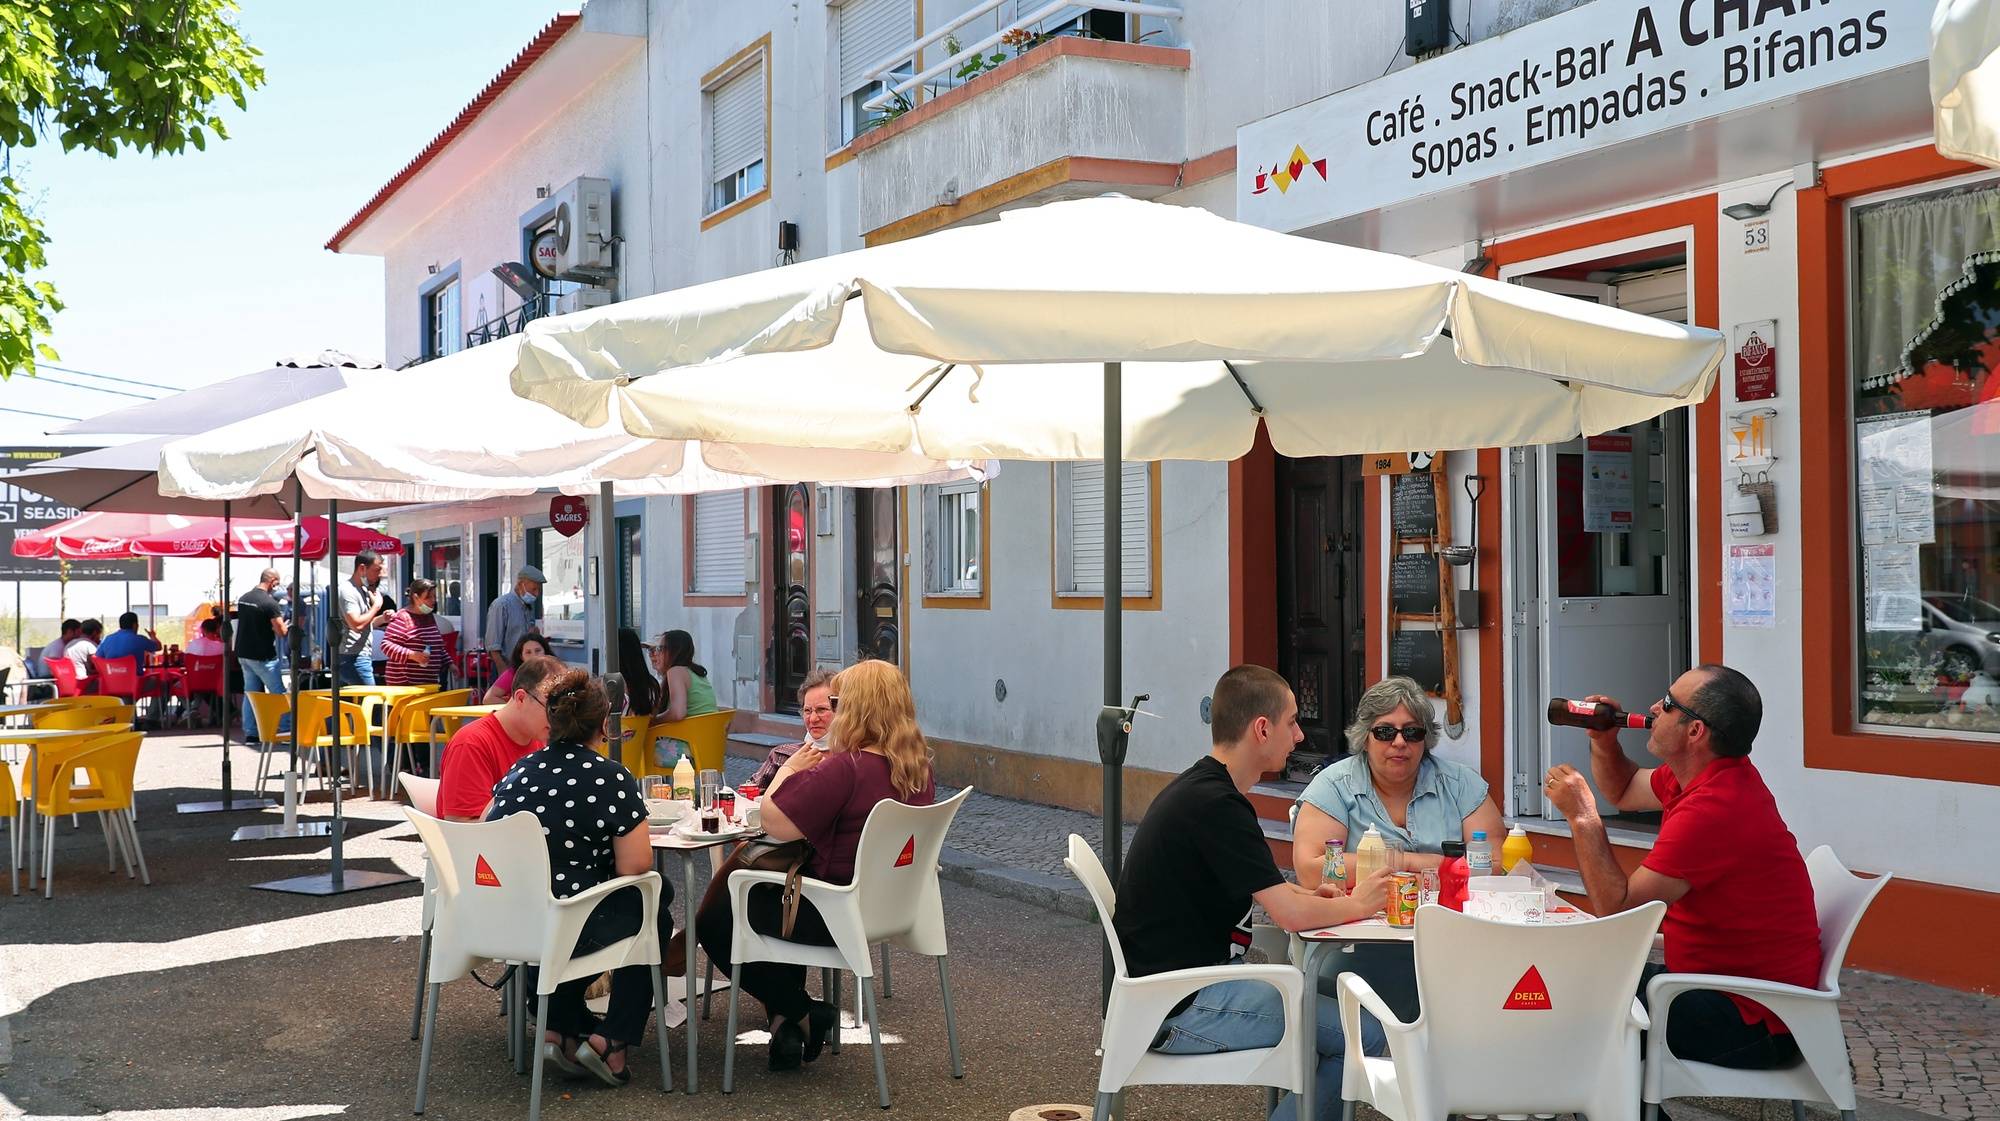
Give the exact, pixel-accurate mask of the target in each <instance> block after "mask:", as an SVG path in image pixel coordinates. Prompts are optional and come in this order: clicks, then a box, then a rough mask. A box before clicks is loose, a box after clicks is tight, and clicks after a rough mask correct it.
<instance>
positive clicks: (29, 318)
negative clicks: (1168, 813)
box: [0, 0, 264, 377]
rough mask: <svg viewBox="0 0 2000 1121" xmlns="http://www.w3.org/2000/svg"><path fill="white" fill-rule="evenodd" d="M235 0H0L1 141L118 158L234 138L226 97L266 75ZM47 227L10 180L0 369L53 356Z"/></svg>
mask: <svg viewBox="0 0 2000 1121" xmlns="http://www.w3.org/2000/svg"><path fill="white" fill-rule="evenodd" d="M235 13H236V3H235V0H0V149H6V150H7V151H8V152H9V153H11V152H12V150H13V149H15V148H32V147H34V146H35V144H36V142H37V141H38V140H41V139H48V138H51V137H52V138H54V139H55V140H56V141H57V142H59V143H60V144H61V145H62V147H63V150H64V151H77V150H79V149H80V150H83V151H90V152H98V153H101V154H103V155H106V156H116V155H118V154H119V153H120V152H122V151H134V152H144V153H147V154H150V155H159V154H168V155H172V154H175V153H179V152H183V151H186V150H187V148H188V147H189V146H193V147H194V148H196V149H197V150H199V149H202V148H206V147H207V146H208V140H209V137H210V136H211V135H213V136H214V137H215V138H216V139H218V140H223V139H227V138H228V136H229V131H228V129H227V128H226V127H225V126H224V125H223V123H222V118H221V117H220V116H219V115H218V113H219V110H220V109H221V107H222V103H223V102H224V101H228V102H231V103H233V104H234V105H235V106H236V107H237V108H239V109H241V108H243V106H244V99H245V96H246V95H247V94H248V92H249V91H250V90H253V89H256V88H257V87H258V86H261V85H263V83H264V68H263V67H262V66H261V65H259V63H258V61H257V59H258V57H259V54H258V51H257V49H256V48H255V47H252V46H251V45H250V44H249V43H247V42H245V41H244V39H243V36H242V34H241V33H240V32H239V31H238V30H237V28H236V24H235V21H234V16H235ZM45 240H46V239H45V238H44V235H43V230H42V226H41V223H40V222H38V221H36V220H35V216H34V214H33V213H31V212H30V210H29V209H28V207H27V206H26V204H24V203H23V201H22V185H21V183H20V182H19V181H18V180H17V179H15V178H14V177H12V176H3V177H0V266H4V271H0V377H11V376H13V375H14V374H16V373H27V374H32V373H34V372H35V360H36V358H37V357H40V358H41V359H43V360H53V359H54V358H55V357H56V355H55V352H54V351H53V350H51V349H49V347H48V345H47V344H46V343H42V342H37V341H36V339H37V336H46V335H47V334H48V332H49V315H50V314H51V313H53V312H57V311H61V310H62V303H61V302H60V301H59V300H58V299H57V298H56V292H55V289H54V288H53V287H51V286H50V285H49V284H48V283H47V282H45V281H34V280H30V279H29V272H30V270H33V269H39V268H42V267H44V265H45V264H46V262H47V257H46V254H45V251H44V248H43V246H44V243H45Z"/></svg>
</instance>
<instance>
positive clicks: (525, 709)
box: [438, 658, 564, 821]
mask: <svg viewBox="0 0 2000 1121" xmlns="http://www.w3.org/2000/svg"><path fill="white" fill-rule="evenodd" d="M563 668H564V667H563V664H562V663H561V662H558V661H556V660H555V659H554V658H524V659H522V661H521V664H520V666H519V667H517V668H516V669H515V670H514V691H513V692H512V693H511V694H509V695H508V697H507V703H506V704H505V705H504V706H502V707H501V709H500V711H498V712H489V713H487V714H486V715H485V716H482V717H480V718H479V719H477V720H475V721H473V722H472V723H470V724H467V725H465V726H464V727H462V728H460V729H459V730H458V731H457V732H456V733H454V734H453V735H452V737H451V742H450V743H449V744H447V745H446V746H445V749H444V765H443V769H442V772H441V774H440V775H439V778H438V816H439V817H442V818H444V819H445V820H446V821H483V820H485V817H486V806H487V803H489V802H491V801H493V788H494V787H495V786H498V785H500V780H501V779H503V778H505V777H506V776H507V772H508V771H510V770H512V769H513V768H514V764H515V763H517V762H519V761H520V759H521V757H522V756H523V755H526V754H528V753H529V752H531V751H536V750H539V749H540V748H541V746H542V741H544V740H546V739H548V737H549V711H548V709H547V708H544V707H543V705H542V685H543V683H544V682H546V681H547V680H548V679H549V678H551V677H554V676H555V675H556V674H558V673H560V672H562V670H563Z"/></svg>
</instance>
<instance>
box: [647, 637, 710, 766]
mask: <svg viewBox="0 0 2000 1121" xmlns="http://www.w3.org/2000/svg"><path fill="white" fill-rule="evenodd" d="M653 668H655V669H657V670H659V671H660V707H659V708H657V709H655V710H654V711H653V719H654V720H658V721H674V720H685V719H687V718H688V717H690V716H700V715H702V714H704V713H709V712H715V711H718V706H717V705H716V703H715V686H714V684H713V683H711V682H710V681H709V680H708V670H707V668H705V667H703V666H701V665H699V664H697V663H696V662H695V660H694V636H693V635H691V634H689V633H688V632H686V631H668V632H666V633H665V634H663V635H661V636H660V644H659V645H658V646H655V647H654V648H653ZM687 750H688V744H687V741H686V740H681V739H675V738H673V737H671V736H669V737H666V738H664V739H661V740H658V741H656V742H655V743H654V744H653V761H654V763H655V764H656V765H658V766H659V767H660V768H661V769H663V770H664V769H666V768H668V767H671V766H673V764H674V761H675V760H676V759H678V758H680V757H681V756H682V755H684V754H686V753H687Z"/></svg>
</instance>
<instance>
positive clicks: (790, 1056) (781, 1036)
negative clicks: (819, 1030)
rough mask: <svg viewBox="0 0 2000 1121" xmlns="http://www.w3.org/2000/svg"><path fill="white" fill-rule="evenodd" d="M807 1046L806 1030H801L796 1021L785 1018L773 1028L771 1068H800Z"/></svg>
mask: <svg viewBox="0 0 2000 1121" xmlns="http://www.w3.org/2000/svg"><path fill="white" fill-rule="evenodd" d="M805 1046H806V1035H805V1032H803V1031H801V1030H800V1029H799V1025H798V1024H797V1023H795V1022H794V1021H791V1020H785V1021H783V1022H782V1023H780V1024H779V1025H778V1026H777V1027H775V1028H773V1029H771V1069H772V1070H797V1069H799V1062H800V1058H801V1056H802V1054H803V1053H804V1051H805Z"/></svg>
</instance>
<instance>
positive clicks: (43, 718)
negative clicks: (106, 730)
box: [28, 704, 133, 732]
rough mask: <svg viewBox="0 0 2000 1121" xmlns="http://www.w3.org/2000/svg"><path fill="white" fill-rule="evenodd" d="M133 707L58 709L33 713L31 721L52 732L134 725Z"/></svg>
mask: <svg viewBox="0 0 2000 1121" xmlns="http://www.w3.org/2000/svg"><path fill="white" fill-rule="evenodd" d="M132 715H133V713H132V706H131V705H126V704H108V705H87V706H85V707H82V708H58V709H52V710H50V711H48V712H37V713H32V714H30V716H29V718H28V719H29V721H30V723H32V724H33V725H34V726H35V727H36V728H40V729H45V730H47V731H52V732H65V731H78V730H81V729H84V728H95V727H98V726H99V725H118V724H123V725H125V726H126V727H130V726H131V725H132Z"/></svg>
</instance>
